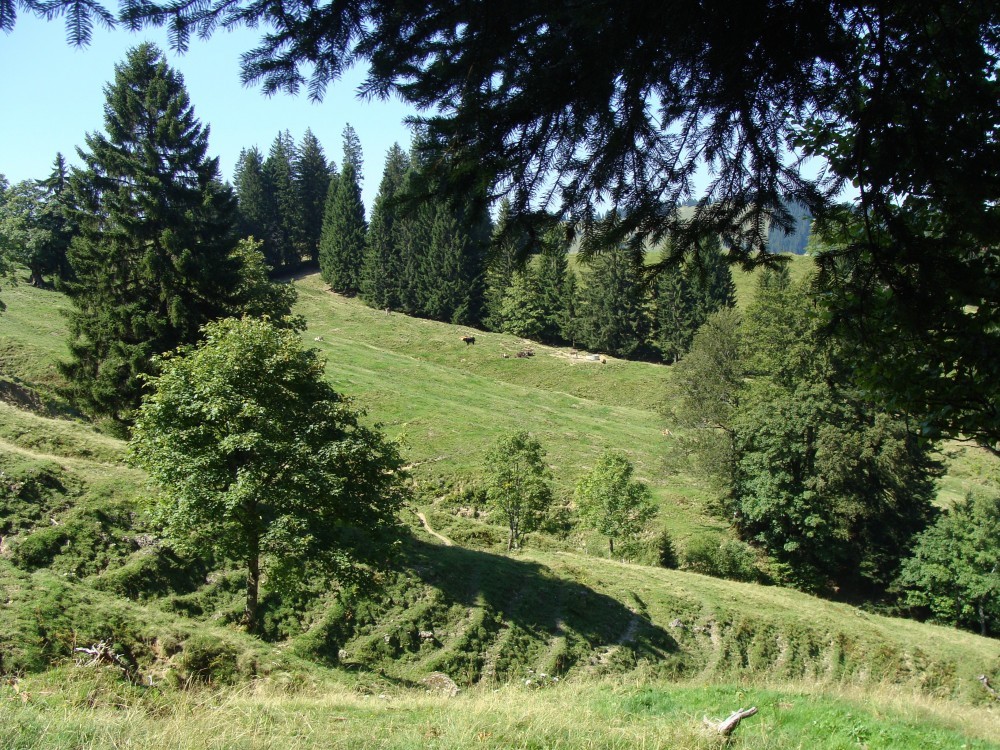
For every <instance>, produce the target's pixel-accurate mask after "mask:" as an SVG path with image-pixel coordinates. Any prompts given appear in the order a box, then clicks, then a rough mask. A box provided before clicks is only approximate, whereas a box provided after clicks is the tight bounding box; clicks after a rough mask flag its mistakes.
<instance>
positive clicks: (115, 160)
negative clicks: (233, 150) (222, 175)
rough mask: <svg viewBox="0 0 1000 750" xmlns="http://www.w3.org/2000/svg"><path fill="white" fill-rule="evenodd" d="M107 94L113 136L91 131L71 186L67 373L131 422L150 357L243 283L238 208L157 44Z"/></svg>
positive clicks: (102, 410) (84, 395)
mask: <svg viewBox="0 0 1000 750" xmlns="http://www.w3.org/2000/svg"><path fill="white" fill-rule="evenodd" d="M105 95H106V102H105V106H104V115H105V116H104V124H105V129H106V130H107V134H106V135H105V134H103V133H91V134H88V135H87V137H86V149H79V150H78V151H79V155H80V158H81V159H82V160H83V162H84V165H85V167H84V169H82V170H80V171H78V172H75V173H74V174H73V177H72V178H71V181H72V184H73V189H74V192H75V193H76V195H77V196H78V200H79V201H80V211H79V213H78V217H79V221H80V231H79V234H78V236H77V237H76V238H74V241H73V243H72V245H71V248H70V262H71V264H72V267H73V271H74V273H75V278H74V279H73V281H72V282H70V283H68V284H67V293H68V294H69V296H70V299H71V300H72V302H73V305H74V310H73V311H72V313H71V314H70V329H71V335H72V338H71V341H70V354H71V360H70V362H68V363H67V364H65V365H64V368H63V370H64V373H65V374H66V376H67V377H68V378H69V380H70V382H71V383H72V389H73V393H74V395H75V396H76V398H77V400H78V403H79V404H80V405H81V406H82V407H84V408H85V409H86V410H88V411H91V412H93V413H95V414H97V415H100V416H107V417H112V418H114V419H117V420H119V421H127V420H128V419H129V417H130V415H131V413H132V411H133V410H134V409H135V408H136V407H137V406H138V404H139V400H140V396H141V388H142V377H143V376H144V375H147V374H149V373H150V372H152V371H153V369H154V366H153V362H152V360H153V357H154V356H156V355H157V354H160V353H161V352H165V351H169V350H172V349H174V348H176V347H177V346H178V345H180V344H183V343H189V342H192V341H194V340H196V339H197V337H198V331H199V328H200V327H201V326H202V325H203V324H204V323H205V322H206V321H208V320H210V319H212V318H214V317H216V316H217V315H218V314H220V313H221V312H224V311H225V309H226V304H227V302H228V300H227V297H228V296H229V295H228V290H230V289H232V288H234V287H235V286H236V285H237V283H238V278H237V277H238V263H237V261H235V260H234V259H233V258H231V257H230V254H229V253H230V250H231V248H232V246H233V238H232V226H233V222H234V219H235V208H236V204H235V200H234V198H233V195H232V192H231V191H230V190H229V189H228V188H227V187H225V186H224V185H223V184H222V183H221V182H220V181H219V169H218V160H217V159H214V158H209V157H208V156H207V150H208V129H207V128H205V127H202V125H201V123H200V122H199V121H198V120H197V118H196V117H195V114H194V108H193V107H192V105H191V103H190V101H189V99H188V94H187V91H186V89H185V88H184V81H183V78H182V77H181V75H180V74H179V73H177V72H176V71H174V70H172V69H171V68H170V67H168V66H167V63H166V60H165V59H164V58H163V55H162V54H161V53H160V51H159V50H158V49H157V48H156V47H155V46H154V45H152V44H142V45H140V46H138V47H136V48H134V49H132V50H131V51H130V52H129V53H128V56H127V58H126V60H125V62H123V63H121V64H119V65H117V66H115V77H114V81H113V82H112V83H110V84H109V85H108V86H107V87H106V88H105Z"/></svg>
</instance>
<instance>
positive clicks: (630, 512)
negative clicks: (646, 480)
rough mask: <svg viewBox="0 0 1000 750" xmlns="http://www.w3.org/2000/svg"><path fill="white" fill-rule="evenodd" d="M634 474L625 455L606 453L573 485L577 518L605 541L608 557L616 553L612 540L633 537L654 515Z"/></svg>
mask: <svg viewBox="0 0 1000 750" xmlns="http://www.w3.org/2000/svg"><path fill="white" fill-rule="evenodd" d="M633 471H634V468H633V466H632V462H631V461H629V460H628V456H626V455H625V454H624V453H622V452H621V451H612V450H607V451H605V452H604V453H602V454H601V457H600V458H599V459H598V460H597V465H596V466H594V468H593V469H591V470H590V472H589V473H588V474H587V475H586V476H584V477H583V478H582V479H581V480H580V481H579V482H578V483H577V485H576V492H575V497H576V503H577V506H578V507H579V509H580V516H581V517H582V518H583V520H584V522H585V523H586V524H587V525H588V526H590V527H591V528H593V529H594V530H596V531H597V532H598V533H599V534H602V535H604V536H606V537H607V538H608V551H609V553H610V554H611V555H614V554H615V539H628V538H629V537H633V536H635V535H636V534H638V533H639V532H640V531H642V530H643V528H645V526H646V524H647V523H648V522H649V520H650V519H651V518H652V517H653V516H655V515H656V506H655V505H654V504H653V499H652V493H650V491H649V487H647V486H646V485H645V484H643V483H642V482H639V481H636V480H634V479H632V472H633Z"/></svg>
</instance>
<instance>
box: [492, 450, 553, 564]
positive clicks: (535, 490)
mask: <svg viewBox="0 0 1000 750" xmlns="http://www.w3.org/2000/svg"><path fill="white" fill-rule="evenodd" d="M484 469H485V474H486V498H487V502H488V503H489V506H490V508H491V510H493V511H494V512H495V513H497V515H499V516H500V517H502V518H503V520H504V521H505V522H506V523H507V528H508V529H509V534H508V537H507V551H508V552H509V551H510V550H512V549H515V548H517V547H519V546H520V544H521V540H522V539H523V537H524V535H525V534H526V533H528V532H530V531H534V530H535V529H536V528H538V525H539V524H540V523H541V521H542V519H543V518H544V516H545V511H546V510H547V509H548V507H549V506H550V505H551V504H552V486H551V483H550V482H551V472H550V471H549V468H548V466H546V465H545V451H544V450H543V449H542V445H541V443H539V442H538V440H537V439H536V438H533V437H531V436H530V435H529V434H528V433H527V432H524V431H521V432H511V433H508V434H506V435H503V436H501V437H500V438H499V439H498V440H497V442H496V443H495V444H494V445H493V447H492V448H490V450H489V451H488V452H487V454H486V460H485V467H484Z"/></svg>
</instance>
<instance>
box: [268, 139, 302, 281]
mask: <svg viewBox="0 0 1000 750" xmlns="http://www.w3.org/2000/svg"><path fill="white" fill-rule="evenodd" d="M264 184H265V186H266V191H267V196H268V200H269V201H270V203H271V209H270V217H271V219H272V221H273V222H274V223H273V226H272V227H271V228H270V230H269V232H268V234H269V236H270V237H272V238H273V244H272V245H271V246H270V247H269V246H268V244H267V243H265V246H264V252H265V255H266V257H267V261H268V263H269V264H270V265H271V266H272V267H273V268H274V269H275V270H285V269H293V268H297V267H298V266H299V264H300V263H301V262H302V256H303V255H305V254H306V251H307V249H308V248H307V244H306V242H307V241H306V233H305V221H304V216H305V211H304V207H303V204H302V197H301V195H300V193H299V189H298V187H297V180H296V175H295V141H293V140H292V136H291V133H289V132H288V131H287V130H286V131H285V132H283V133H278V135H277V136H276V137H275V139H274V142H273V143H272V144H271V151H270V152H269V153H268V155H267V159H266V160H265V161H264Z"/></svg>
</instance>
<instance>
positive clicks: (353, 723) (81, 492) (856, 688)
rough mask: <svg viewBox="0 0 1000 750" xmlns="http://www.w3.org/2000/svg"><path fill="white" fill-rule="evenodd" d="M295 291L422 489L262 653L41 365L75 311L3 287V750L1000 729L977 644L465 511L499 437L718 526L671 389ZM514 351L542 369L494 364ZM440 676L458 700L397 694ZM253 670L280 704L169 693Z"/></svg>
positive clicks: (982, 467) (999, 672)
mask: <svg viewBox="0 0 1000 750" xmlns="http://www.w3.org/2000/svg"><path fill="white" fill-rule="evenodd" d="M297 284H298V286H299V290H300V302H299V306H298V311H299V312H301V313H302V314H304V315H305V316H306V318H307V320H308V322H309V328H308V330H307V332H306V333H305V334H304V336H305V339H306V341H307V343H309V344H310V345H313V346H316V347H317V348H319V349H320V351H321V352H323V354H324V355H325V356H326V357H327V358H328V366H327V371H328V373H329V377H330V379H331V381H332V382H333V383H334V385H335V386H336V387H337V388H338V389H339V390H342V391H343V392H345V393H347V394H349V395H351V396H353V397H354V398H355V399H356V401H357V403H358V404H359V405H361V406H363V407H365V408H367V409H368V410H369V418H370V419H372V420H373V421H380V422H383V423H384V424H385V426H386V429H387V430H388V431H389V432H390V434H392V435H395V436H398V437H400V438H401V439H402V440H403V441H404V443H405V446H406V448H405V450H406V453H407V455H408V456H409V458H410V461H411V463H412V465H413V474H414V478H415V481H416V483H417V485H418V493H417V496H416V498H417V500H416V503H415V505H414V507H412V508H410V509H408V510H407V512H406V514H405V519H404V520H406V521H407V523H408V524H409V525H410V527H411V529H412V534H411V536H410V537H409V538H408V539H407V540H406V542H405V544H404V545H403V549H402V554H401V557H400V561H399V565H398V568H397V570H396V571H395V572H393V573H391V574H388V575H386V576H385V577H384V578H383V580H382V585H381V587H380V588H379V589H378V590H377V591H369V592H336V591H331V592H317V593H318V597H317V598H316V599H315V601H312V602H311V603H301V602H300V603H295V602H292V603H288V602H282V601H280V600H279V599H278V598H277V597H274V596H272V597H270V598H268V597H266V596H265V598H264V600H263V601H262V608H263V610H264V613H265V619H266V621H267V624H266V629H267V634H268V638H269V642H261V641H259V640H257V639H252V638H249V637H247V636H246V635H244V634H242V633H240V632H239V631H238V630H236V629H235V628H233V627H232V626H230V625H227V623H232V622H233V621H235V619H236V618H237V617H238V615H239V612H240V609H241V606H242V602H241V596H242V580H241V577H240V576H241V574H240V571H239V570H238V569H235V568H233V567H231V566H230V565H228V564H227V563H226V562H225V561H206V560H191V559H185V558H183V557H180V556H178V555H176V554H175V553H173V552H172V551H170V550H168V549H166V548H164V547H163V546H162V544H160V542H159V540H158V539H157V537H156V530H155V529H154V528H152V527H151V526H150V525H149V522H148V520H147V519H146V515H145V512H144V503H143V498H144V496H145V495H146V494H148V492H149V490H148V488H147V487H146V484H145V479H144V477H143V475H142V474H141V473H139V472H137V471H136V470H134V469H130V468H128V467H127V466H126V465H125V463H124V455H125V450H124V444H123V443H121V442H120V441H118V440H116V439H114V438H112V437H108V436H107V435H104V434H101V433H100V432H98V431H96V430H95V429H94V428H93V427H92V426H91V425H88V424H86V423H84V422H82V421H71V420H70V419H67V417H68V416H71V415H70V414H69V412H68V410H67V409H66V408H65V404H63V403H61V402H60V401H59V398H58V395H57V391H58V386H59V384H60V380H59V375H58V371H57V369H56V367H55V362H56V361H57V359H58V358H59V357H62V356H65V320H64V318H63V317H62V314H61V311H62V310H64V309H65V300H64V299H63V298H62V297H61V296H59V295H58V294H56V293H54V292H47V291H42V290H37V289H32V288H30V287H26V286H20V287H17V288H15V289H13V290H9V291H8V290H7V289H5V290H4V299H5V301H6V302H7V303H8V305H9V311H8V313H7V314H5V315H4V316H2V317H0V342H2V343H0V366H2V380H3V382H4V383H6V384H7V386H6V390H4V392H3V393H4V399H5V400H7V401H8V402H11V403H7V404H0V674H5V675H8V677H9V676H11V675H19V676H20V678H21V679H20V681H19V682H17V681H8V683H6V684H5V685H4V686H0V722H3V725H4V726H7V727H10V726H14V727H16V730H15V734H14V735H13V739H12V740H10V739H7V740H6V742H7V745H8V746H11V747H42V746H44V747H79V746H93V747H114V746H121V745H122V743H128V742H131V743H132V744H138V745H145V746H168V747H192V748H193V747H203V746H206V745H208V744H212V745H213V746H217V747H256V746H261V747H264V746H276V745H280V746H289V747H318V746H329V745H334V746H351V747H369V746H370V747H375V746H379V747H417V746H420V747H426V746H432V747H433V746H439V747H454V746H466V745H472V744H476V746H478V745H479V744H480V743H481V744H483V745H484V746H487V747H489V746H495V747H551V746H556V745H558V746H564V747H626V746H628V747H634V746H636V745H637V744H638V745H640V746H641V745H643V744H650V745H654V744H663V743H666V746H683V747H717V746H718V740H717V739H713V738H712V737H710V736H709V735H706V734H705V733H704V731H703V730H702V728H701V716H702V714H703V713H704V714H708V715H710V716H724V715H726V714H727V713H728V712H729V711H731V710H733V709H735V708H737V707H739V705H749V704H750V703H758V704H760V705H761V707H762V713H761V715H760V717H759V719H758V723H757V724H756V725H755V724H749V723H748V726H747V730H746V732H745V733H744V730H743V729H742V728H741V730H740V731H741V735H742V738H741V739H740V742H741V743H742V745H738V746H743V747H751V748H758V747H759V748H764V747H769V748H770V747H777V748H783V747H789V748H791V747H801V746H810V747H831V748H832V747H858V746H867V747H886V748H888V747H914V748H916V747H955V746H959V745H961V744H962V743H963V742H964V743H966V745H967V746H968V747H990V746H991V745H990V744H989V743H988V742H986V738H989V737H992V736H997V734H1000V718H998V715H997V711H996V710H994V709H990V708H987V707H986V706H985V705H984V701H985V700H986V698H987V697H988V696H987V694H986V693H985V691H984V690H983V689H982V687H981V686H980V684H979V683H978V682H977V681H976V677H977V676H978V675H980V674H987V675H990V676H991V678H992V679H993V681H994V683H997V682H1000V643H998V642H997V641H995V640H989V639H983V638H979V637H976V636H973V635H970V634H966V633H962V632H958V631H954V630H950V629H944V628H937V627H933V626H929V625H922V624H919V623H915V622H910V621H905V620H894V619H889V618H883V617H878V616H875V615H871V614H866V613H864V612H862V611H860V610H857V609H854V608H851V607H848V606H846V605H840V604H834V603H830V602H826V601H822V600H819V599H815V598H813V597H809V596H806V595H803V594H800V593H797V592H794V591H789V590H785V589H778V588H764V587H759V586H754V585H749V584H739V583H733V582H730V581H723V580H719V579H714V578H709V577H705V576H700V575H697V574H694V573H688V572H683V571H675V570H665V569H662V568H654V567H646V566H642V565H634V564H626V563H621V562H614V561H609V560H605V559H601V558H599V557H596V556H593V555H590V554H585V553H587V552H598V553H600V552H603V549H604V545H603V544H602V543H600V540H595V539H593V538H592V537H590V536H588V535H586V534H573V535H570V536H568V537H551V536H545V535H534V536H533V537H532V538H531V539H529V544H528V547H527V549H526V550H524V551H523V552H521V553H518V554H516V555H513V556H510V555H506V554H502V553H501V550H502V547H503V539H504V537H503V530H502V529H500V528H499V527H497V526H494V525H491V524H489V523H488V522H486V521H484V519H483V518H482V517H481V516H477V512H476V508H475V496H474V493H470V492H469V490H471V489H472V488H473V487H474V486H475V484H476V481H477V478H478V477H479V476H480V474H481V471H482V456H483V454H484V453H485V451H486V449H487V447H488V446H489V445H490V443H491V442H492V441H493V440H494V439H495V437H496V435H497V434H499V432H500V431H502V430H504V429H510V428H524V429H529V430H531V431H532V432H534V433H536V434H537V435H538V436H539V438H540V439H541V441H542V443H543V445H544V446H545V447H546V448H547V449H548V451H549V461H550V463H551V464H552V468H553V472H554V474H555V477H556V481H557V484H558V486H559V489H560V492H561V493H562V495H563V497H564V498H566V497H567V496H568V494H569V492H570V489H571V487H572V485H573V484H574V483H575V481H576V479H577V478H578V476H579V475H580V474H581V473H582V472H583V471H584V470H585V469H586V468H587V467H589V466H590V465H591V463H592V462H593V460H594V458H595V457H596V456H597V455H598V453H599V452H600V451H601V450H603V449H604V448H605V447H608V446H614V447H620V448H624V449H626V450H628V451H629V453H630V454H631V455H632V457H633V459H634V460H635V461H636V464H637V466H638V473H639V474H640V476H642V478H643V479H645V480H646V481H648V482H650V484H651V485H652V486H653V487H654V489H655V493H656V496H657V499H658V501H659V503H660V507H661V517H660V518H661V521H660V522H661V523H662V524H663V526H664V527H665V528H668V529H670V530H671V532H673V533H674V535H675V536H676V538H678V539H679V540H681V541H682V542H683V540H684V539H685V538H687V537H688V536H689V535H691V534H694V533H697V532H699V531H702V530H705V529H712V528H717V523H716V522H714V521H712V520H711V519H709V518H707V517H706V516H705V515H704V514H703V513H702V511H701V501H702V499H704V497H705V496H706V490H705V488H704V487H702V486H701V485H700V484H699V483H698V482H697V481H696V479H695V478H694V477H692V476H689V475H688V474H687V473H686V472H685V471H684V464H683V462H682V461H680V460H679V458H678V456H677V455H676V450H675V445H676V435H675V432H674V431H673V429H672V427H671V426H670V425H668V424H666V423H665V422H664V418H663V417H662V416H661V415H660V410H661V408H662V399H663V398H664V395H663V394H664V393H665V392H666V383H667V382H668V380H669V377H670V370H669V368H667V367H663V366H657V365H651V364H645V363H629V362H621V361H617V360H613V359H609V360H608V363H607V364H601V363H599V362H592V361H589V360H586V359H582V358H574V357H572V356H571V355H570V353H569V352H568V351H566V350H557V349H551V348H546V347H542V346H538V345H534V344H530V343H527V342H524V341H521V340H519V339H516V338H513V337H510V336H502V335H496V334H485V333H483V332H479V331H476V332H474V335H475V336H476V344H475V345H472V346H466V345H465V344H463V343H462V341H461V340H460V337H461V336H462V335H464V334H466V333H473V332H471V331H467V330H466V329H461V328H456V327H453V326H447V325H444V324H440V323H433V322H429V321H420V320H413V319H409V318H406V317H405V316H402V315H396V314H393V315H388V316H387V315H385V314H384V312H379V311H373V310H370V309H368V308H366V307H364V306H363V305H361V304H360V303H358V302H357V301H354V300H347V299H344V298H342V297H338V296H336V295H333V294H330V293H329V292H327V291H326V290H325V289H323V287H322V286H321V284H320V283H319V281H318V279H317V278H316V277H314V276H309V277H306V278H303V279H301V280H299V281H298V282H297ZM525 346H531V347H532V348H533V349H534V350H535V356H534V357H531V358H527V359H518V358H514V357H511V358H509V359H505V358H503V357H502V356H501V355H502V354H503V353H504V352H507V353H511V354H512V353H514V352H516V351H519V350H520V349H521V348H523V347H525ZM947 450H948V451H949V452H950V453H951V454H953V455H952V459H953V468H952V471H951V473H950V474H949V476H948V477H946V480H945V482H944V483H943V489H942V500H943V502H947V501H948V500H949V498H951V499H953V498H954V497H955V496H958V495H960V494H961V493H963V492H964V491H965V490H967V489H974V488H977V487H983V486H985V485H989V484H990V483H991V482H994V481H995V475H996V473H995V469H996V467H995V463H994V462H991V461H990V460H989V459H988V457H985V456H982V455H980V454H978V453H976V452H975V451H973V450H972V449H969V448H968V447H963V446H957V445H953V446H948V448H947ZM99 641H110V642H111V643H113V644H114V648H115V649H116V653H118V654H119V655H124V656H123V658H125V659H126V661H127V664H128V668H127V669H126V670H124V671H125V672H128V673H129V674H130V675H131V677H132V678H133V679H135V680H136V681H137V682H139V683H141V684H144V685H149V684H152V685H154V686H155V687H154V688H148V687H138V686H133V685H130V684H129V682H128V681H127V680H125V681H123V680H122V679H120V678H119V677H115V675H116V674H119V673H124V672H123V671H122V669H120V668H118V667H105V668H101V669H97V668H92V667H86V666H73V665H74V664H75V663H77V662H80V661H84V662H85V661H86V659H85V658H83V657H81V656H80V655H79V652H75V651H74V649H76V648H78V647H80V646H91V645H93V644H95V643H97V642H99ZM53 664H55V665H62V666H60V667H59V668H58V669H56V670H55V671H51V670H50V671H45V670H46V669H47V668H48V667H50V666H51V665H53ZM116 669H117V670H118V671H117V672H116V671H115V670H116ZM435 672H442V673H445V674H447V675H448V676H449V677H450V679H451V680H453V681H454V682H455V683H456V684H457V685H458V686H459V687H460V688H462V689H463V691H464V690H467V689H470V688H471V690H469V692H470V695H464V694H463V695H460V696H459V697H458V698H457V699H453V700H452V701H451V702H448V701H444V700H443V699H441V698H440V697H436V696H433V695H431V696H424V695H422V693H419V692H418V693H414V688H416V689H417V690H418V691H422V690H423V689H424V688H423V685H424V682H423V681H424V680H425V679H426V678H427V677H428V675H431V674H433V673H435ZM543 675H544V676H543ZM251 676H257V677H265V678H267V679H266V680H265V683H266V685H268V686H270V687H266V688H261V689H260V690H261V691H262V692H259V691H246V690H241V691H239V692H235V693H230V692H227V693H220V694H212V695H208V696H202V697H199V695H200V694H198V693H193V694H191V696H190V697H177V695H178V694H177V693H176V692H167V693H164V692H163V691H172V689H173V688H174V687H180V686H189V685H193V684H198V683H200V682H206V681H207V682H212V683H214V684H216V685H221V684H226V683H237V684H245V682H246V680H247V678H249V677H251ZM555 677H558V678H559V679H558V680H555V679H553V678H555ZM525 681H529V682H528V684H527V685H526V684H525ZM678 681H680V682H678ZM280 686H284V687H281V688H280V689H279V687H280ZM515 686H519V687H515ZM723 686H727V687H723ZM486 688H488V689H486ZM537 688H544V690H543V691H542V692H537ZM492 690H500V691H501V692H499V693H493V692H491V691H492ZM268 691H270V692H268ZM289 691H290V692H289ZM167 695H170V696H175V697H171V698H167V697H164V696H167ZM379 696H386V697H379ZM864 702H869V703H870V705H862V703H864ZM207 706H210V707H211V710H210V711H206V710H205V709H206V707H207ZM83 707H89V708H88V710H86V711H82V710H81V709H82V708H83ZM949 712H953V714H954V715H953V716H952V717H951V718H949V717H948V714H949ZM290 717H295V718H290ZM614 717H618V718H617V719H615V718H614ZM209 736H212V737H218V738H219V739H217V740H213V742H211V743H210V742H208V741H207V738H208V737H209ZM362 736H363V737H366V738H368V739H364V740H362V739H358V738H359V737H362ZM11 743H13V744H11ZM803 743H805V744H803Z"/></svg>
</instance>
